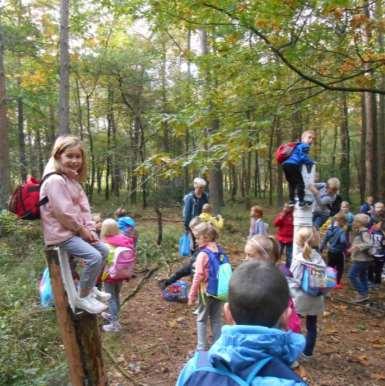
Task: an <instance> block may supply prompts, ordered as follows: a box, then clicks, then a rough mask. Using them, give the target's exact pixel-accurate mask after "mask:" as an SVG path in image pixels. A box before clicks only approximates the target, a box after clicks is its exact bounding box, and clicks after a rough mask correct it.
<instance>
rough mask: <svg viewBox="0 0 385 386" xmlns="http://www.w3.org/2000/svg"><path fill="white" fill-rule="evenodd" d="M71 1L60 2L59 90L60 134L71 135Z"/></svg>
mask: <svg viewBox="0 0 385 386" xmlns="http://www.w3.org/2000/svg"><path fill="white" fill-rule="evenodd" d="M68 19H69V0H61V1H60V88H59V133H60V134H69V132H70V127H69V111H70V107H69V96H70V95H69V94H70V77H69V76H70V75H69V72H70V55H69V24H68Z"/></svg>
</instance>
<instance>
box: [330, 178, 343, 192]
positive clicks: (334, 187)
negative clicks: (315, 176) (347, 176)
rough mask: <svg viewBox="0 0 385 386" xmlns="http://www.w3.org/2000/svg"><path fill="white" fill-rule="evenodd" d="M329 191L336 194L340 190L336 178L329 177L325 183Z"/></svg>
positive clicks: (338, 181)
mask: <svg viewBox="0 0 385 386" xmlns="http://www.w3.org/2000/svg"><path fill="white" fill-rule="evenodd" d="M327 184H328V187H329V189H331V190H332V191H333V192H338V191H339V190H340V185H341V183H340V180H339V179H338V178H337V177H331V178H329V179H328V181H327Z"/></svg>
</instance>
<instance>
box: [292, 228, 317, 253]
mask: <svg viewBox="0 0 385 386" xmlns="http://www.w3.org/2000/svg"><path fill="white" fill-rule="evenodd" d="M295 243H296V244H297V245H298V246H299V247H301V248H302V255H303V257H304V259H306V260H308V259H309V258H310V256H311V253H312V250H313V248H314V247H316V246H318V245H319V233H318V231H317V230H316V229H314V228H305V227H303V228H299V230H298V232H297V235H296V238H295Z"/></svg>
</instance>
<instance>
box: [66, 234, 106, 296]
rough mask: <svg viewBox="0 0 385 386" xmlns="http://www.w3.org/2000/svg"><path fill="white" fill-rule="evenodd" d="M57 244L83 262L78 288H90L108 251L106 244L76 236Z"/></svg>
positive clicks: (93, 284)
mask: <svg viewBox="0 0 385 386" xmlns="http://www.w3.org/2000/svg"><path fill="white" fill-rule="evenodd" d="M59 246H60V248H63V249H64V250H65V251H66V252H68V254H69V255H70V256H76V257H79V258H81V259H82V260H83V261H84V263H85V267H84V269H83V270H82V273H81V275H80V284H79V286H80V289H91V288H92V287H94V286H95V283H96V280H97V278H98V276H99V274H100V272H101V270H102V267H103V263H104V260H105V258H106V257H107V255H108V253H109V249H108V247H107V245H106V244H104V243H102V242H97V243H95V244H90V243H88V242H87V241H84V240H83V239H82V238H80V237H78V236H73V237H71V238H70V239H68V240H66V241H64V242H63V243H61V244H60V245H59Z"/></svg>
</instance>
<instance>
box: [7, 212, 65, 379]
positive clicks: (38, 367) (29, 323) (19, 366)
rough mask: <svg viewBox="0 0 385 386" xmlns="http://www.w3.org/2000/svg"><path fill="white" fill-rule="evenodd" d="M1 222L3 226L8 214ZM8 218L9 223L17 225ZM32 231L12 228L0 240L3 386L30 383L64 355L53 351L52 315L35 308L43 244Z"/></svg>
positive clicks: (55, 337) (55, 336) (54, 328)
mask: <svg viewBox="0 0 385 386" xmlns="http://www.w3.org/2000/svg"><path fill="white" fill-rule="evenodd" d="M1 219H2V224H4V223H5V222H6V221H8V220H10V216H2V217H1ZM4 219H5V220H4ZM11 220H12V221H13V222H12V221H9V224H11V225H12V224H15V221H14V220H15V219H14V218H13V219H12V218H11ZM6 223H7V224H8V222H6ZM32 227H33V226H26V227H25V228H24V227H22V226H18V227H14V226H13V227H12V228H11V232H10V234H9V236H8V237H6V236H3V237H2V238H1V240H0V243H1V244H0V272H1V273H0V287H1V288H2V293H1V297H0V341H1V345H0V357H1V358H6V360H2V361H1V362H0V384H2V385H18V386H22V385H26V386H27V385H33V384H35V383H33V382H32V381H31V380H35V379H37V378H39V377H40V376H41V375H43V374H44V373H45V372H46V370H47V369H49V368H51V367H55V366H57V364H58V363H59V362H60V361H61V360H62V357H63V354H62V350H58V349H57V347H58V345H60V340H59V337H58V331H57V326H56V316H55V312H54V310H53V309H50V310H43V309H41V308H40V306H39V299H38V281H39V275H40V273H41V272H42V270H43V267H44V260H43V259H42V247H43V243H42V240H41V238H40V237H39V238H35V239H33V238H31V237H30V234H31V228H32ZM35 227H36V226H35ZM7 229H9V228H7ZM32 233H33V232H32ZM15 241H17V243H18V244H15ZM41 384H42V383H41ZM41 384H40V385H41ZM36 385H38V383H36Z"/></svg>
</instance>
